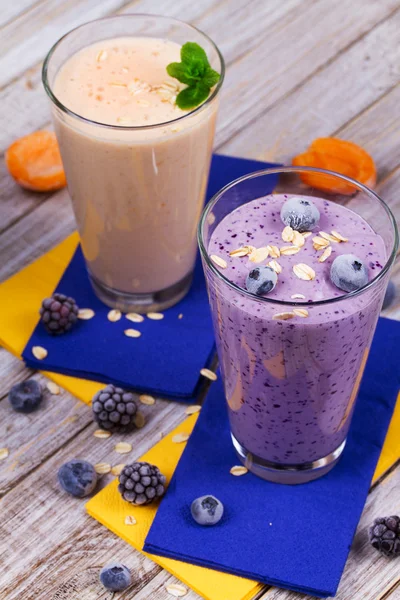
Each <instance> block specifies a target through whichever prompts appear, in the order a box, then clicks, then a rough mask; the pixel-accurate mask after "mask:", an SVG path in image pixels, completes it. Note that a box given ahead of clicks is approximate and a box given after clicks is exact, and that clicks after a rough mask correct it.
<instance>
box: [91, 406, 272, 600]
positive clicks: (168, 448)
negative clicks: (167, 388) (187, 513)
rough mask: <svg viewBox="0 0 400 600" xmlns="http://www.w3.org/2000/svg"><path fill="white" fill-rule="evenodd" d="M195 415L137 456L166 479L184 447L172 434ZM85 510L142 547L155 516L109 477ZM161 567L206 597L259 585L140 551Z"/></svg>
mask: <svg viewBox="0 0 400 600" xmlns="http://www.w3.org/2000/svg"><path fill="white" fill-rule="evenodd" d="M196 418H197V416H196V415H193V416H191V417H188V418H187V419H186V420H185V421H184V423H182V424H181V425H179V426H178V427H177V428H176V429H174V431H172V432H171V433H170V434H169V435H167V436H165V437H164V438H163V439H162V440H161V441H160V442H158V444H156V445H155V446H153V448H151V449H150V450H149V452H147V453H146V454H145V455H144V456H142V457H141V458H140V459H139V460H144V461H147V462H150V463H152V464H154V465H157V466H158V467H159V469H160V470H161V471H162V473H164V475H165V476H166V477H167V479H168V481H170V479H171V477H172V474H173V472H174V470H175V467H176V465H177V463H178V461H179V459H180V457H181V454H182V452H183V450H184V447H185V445H184V444H176V443H174V442H173V441H172V437H173V436H174V435H176V434H177V433H189V434H190V433H191V431H192V429H193V427H194V425H195V423H196ZM86 509H87V511H88V513H89V514H90V515H91V516H92V517H94V518H95V519H97V521H100V523H102V524H103V525H105V526H106V527H108V529H111V531H113V532H114V533H116V534H117V535H118V536H119V537H121V538H122V539H124V540H125V541H126V542H128V544H131V545H132V546H133V547H134V548H136V550H139V551H140V552H141V551H142V548H143V545H144V540H145V538H146V536H147V532H148V531H149V529H150V526H151V524H152V522H153V519H154V517H155V514H156V511H157V506H152V505H150V506H140V507H136V506H132V505H130V504H128V502H125V501H124V500H122V498H121V496H120V494H119V493H118V491H117V481H113V482H112V483H110V484H109V485H108V486H107V487H105V488H104V489H103V490H102V491H101V492H99V493H98V494H97V495H96V496H94V497H93V498H92V499H91V500H89V502H88V503H87V504H86ZM127 516H133V517H134V518H135V519H136V524H135V525H126V524H125V518H126V517H127ZM143 554H144V555H145V556H148V557H149V558H151V560H153V561H154V562H156V563H157V564H159V565H161V567H163V568H164V569H166V570H167V571H169V572H170V573H172V574H173V575H175V576H176V577H177V578H178V579H180V580H181V581H183V582H184V583H186V584H187V585H188V586H189V587H191V588H192V589H193V590H194V591H195V592H197V593H198V594H199V595H200V596H202V597H203V598H206V599H207V600H248V599H250V598H253V597H254V596H255V594H257V592H259V591H260V590H261V589H262V587H263V586H262V585H261V584H259V583H256V582H255V581H250V580H249V579H243V578H242V577H237V576H235V575H229V574H228V573H220V572H218V571H213V570H211V569H206V568H204V567H197V566H195V565H190V564H188V563H183V562H180V561H177V560H172V559H170V558H163V557H161V556H154V555H152V554H147V553H145V552H143Z"/></svg>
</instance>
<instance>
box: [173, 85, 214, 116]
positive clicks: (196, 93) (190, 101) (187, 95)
mask: <svg viewBox="0 0 400 600" xmlns="http://www.w3.org/2000/svg"><path fill="white" fill-rule="evenodd" d="M209 93H210V88H209V87H208V86H206V85H204V83H202V82H201V81H198V82H197V83H196V84H195V85H193V86H189V87H187V88H185V89H184V90H182V91H181V92H179V94H178V95H177V97H176V104H177V106H179V108H181V109H182V110H188V109H190V108H195V107H196V106H199V104H201V103H202V102H204V100H206V98H207V97H208V94H209Z"/></svg>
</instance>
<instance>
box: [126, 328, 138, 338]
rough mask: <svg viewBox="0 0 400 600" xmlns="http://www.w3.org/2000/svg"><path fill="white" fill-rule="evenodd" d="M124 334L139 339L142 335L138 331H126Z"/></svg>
mask: <svg viewBox="0 0 400 600" xmlns="http://www.w3.org/2000/svg"><path fill="white" fill-rule="evenodd" d="M124 334H125V335H126V336H127V337H131V338H138V337H140V336H141V335H142V334H141V333H140V331H138V330H137V329H125V331H124Z"/></svg>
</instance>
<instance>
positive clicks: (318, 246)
mask: <svg viewBox="0 0 400 600" xmlns="http://www.w3.org/2000/svg"><path fill="white" fill-rule="evenodd" d="M313 246H314V250H323V249H324V248H326V247H327V246H329V241H328V240H325V239H324V238H322V237H318V236H316V237H314V238H313Z"/></svg>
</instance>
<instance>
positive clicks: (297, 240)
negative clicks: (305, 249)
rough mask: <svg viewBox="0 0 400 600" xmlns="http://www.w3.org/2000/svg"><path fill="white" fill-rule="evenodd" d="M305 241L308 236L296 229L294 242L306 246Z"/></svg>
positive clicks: (299, 245) (296, 244)
mask: <svg viewBox="0 0 400 600" xmlns="http://www.w3.org/2000/svg"><path fill="white" fill-rule="evenodd" d="M305 243H306V238H305V237H304V236H303V235H301V233H299V232H298V231H294V232H293V240H292V244H293V245H294V246H298V247H299V248H301V247H302V246H304V244H305Z"/></svg>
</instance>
